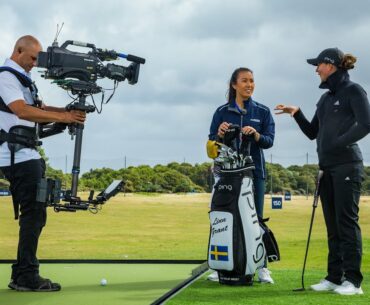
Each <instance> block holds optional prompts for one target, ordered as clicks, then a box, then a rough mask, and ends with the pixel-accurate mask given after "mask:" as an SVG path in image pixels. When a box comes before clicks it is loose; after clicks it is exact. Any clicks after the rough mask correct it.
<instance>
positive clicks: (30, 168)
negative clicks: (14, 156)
mask: <svg viewBox="0 0 370 305" xmlns="http://www.w3.org/2000/svg"><path fill="white" fill-rule="evenodd" d="M1 171H2V172H3V174H4V175H5V177H6V178H7V179H8V180H9V182H10V191H11V192H12V197H13V201H14V202H15V203H17V204H19V206H20V212H21V214H20V217H19V241H18V251H17V261H16V263H15V264H13V265H12V276H11V277H12V279H13V280H15V281H17V282H18V283H19V282H21V283H27V282H30V281H33V280H34V279H35V278H37V277H38V274H39V262H38V260H37V257H36V252H37V245H38V240H39V237H40V234H41V231H42V228H43V227H44V226H45V224H46V207H45V204H42V203H40V202H37V201H36V192H37V182H39V180H40V179H41V178H42V177H44V174H45V162H44V160H43V159H38V160H29V161H25V162H21V163H17V164H14V165H13V166H12V167H10V166H8V167H2V168H1Z"/></svg>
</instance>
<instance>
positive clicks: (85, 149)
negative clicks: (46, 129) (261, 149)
mask: <svg viewBox="0 0 370 305" xmlns="http://www.w3.org/2000/svg"><path fill="white" fill-rule="evenodd" d="M6 3H8V4H6ZM103 4H104V5H103ZM369 11H370V2H369V1H352V2H348V1H343V0H328V1H322V0H321V1H318V0H311V1H301V0H281V1H273V0H270V1H268V0H229V1H225V0H135V1H126V0H121V1H113V0H106V1H104V2H102V1H93V0H90V1H85V0H80V1H70V0H64V1H43V0H39V1H25V0H13V1H2V2H1V4H0V15H1V17H2V20H6V22H3V23H2V26H1V30H0V31H1V37H2V43H1V44H0V61H4V60H5V59H6V58H7V57H9V56H10V54H11V52H12V49H13V46H14V43H15V41H16V40H17V39H18V38H19V37H20V36H23V35H26V34H30V35H33V36H35V37H37V38H38V39H39V40H40V42H41V43H42V45H43V48H44V50H46V49H47V47H48V46H50V45H51V43H52V42H53V40H54V38H55V34H56V30H57V24H59V25H60V24H62V23H64V26H63V29H62V31H61V33H60V35H59V37H58V41H59V44H60V45H61V44H62V43H63V42H64V41H66V40H78V41H83V42H89V43H93V44H95V45H96V46H97V47H98V48H106V49H114V50H116V51H117V52H122V53H126V54H133V55H137V56H140V57H144V58H145V59H146V63H145V65H142V66H141V70H140V75H139V81H138V83H137V84H136V85H129V84H128V83H127V82H121V83H120V84H119V87H118V88H117V90H116V94H115V95H114V97H113V98H112V100H111V101H110V102H109V103H108V104H107V105H104V107H103V111H102V113H101V114H97V113H93V114H88V117H87V121H86V124H85V129H84V135H83V145H82V158H81V171H82V172H85V171H88V170H90V169H91V168H102V167H110V168H114V169H119V168H123V167H124V166H127V167H128V166H131V165H134V166H136V165H139V164H148V165H151V166H154V165H155V164H167V163H169V162H173V161H175V162H184V161H185V162H188V163H191V164H195V163H203V162H210V161H211V160H210V159H208V157H207V154H206V150H205V144H206V141H207V138H208V133H209V126H210V123H211V120H212V116H213V113H214V111H215V110H216V108H217V107H218V106H220V105H222V104H224V103H225V102H226V94H227V88H228V81H229V79H230V76H231V74H232V72H233V71H234V70H235V69H236V68H238V67H241V66H243V67H248V68H250V69H252V70H253V71H254V78H255V84H256V88H255V91H254V94H253V99H254V100H256V101H258V102H260V103H262V104H264V105H266V106H268V107H269V108H270V109H271V111H272V112H274V111H273V108H274V106H275V105H277V104H280V103H282V104H289V105H297V106H300V107H301V109H302V111H303V112H304V114H305V115H306V117H307V118H309V119H310V118H311V117H312V116H313V114H314V112H315V108H316V103H317V101H318V99H319V98H320V96H321V95H322V94H323V93H324V92H325V91H324V90H322V89H319V88H318V85H319V83H320V81H319V77H318V75H317V74H316V73H315V67H313V66H310V65H308V64H307V63H306V59H307V58H312V57H316V56H317V55H318V54H319V53H320V52H321V51H322V50H323V49H325V48H329V47H338V48H340V49H341V50H343V51H344V52H345V53H352V54H353V55H355V56H356V57H357V58H358V61H357V63H356V67H355V69H354V70H351V71H350V75H351V79H352V80H353V81H355V82H357V83H359V84H361V85H362V86H363V87H364V89H365V90H366V91H369V90H370V77H369V76H368V75H369V71H370V52H369V51H370V40H369V32H370V18H369ZM74 50H75V51H76V50H77V51H78V52H81V53H85V52H88V51H89V49H87V48H79V49H74ZM115 63H116V64H119V65H124V66H127V65H128V64H129V62H127V61H126V60H124V59H121V60H119V61H117V62H115ZM40 71H41V69H38V68H34V69H33V70H32V77H33V79H34V80H35V81H36V83H37V85H38V88H39V91H40V93H41V96H42V98H43V100H44V102H45V103H46V104H47V105H53V106H60V107H64V106H65V105H67V104H68V103H69V102H70V101H71V98H70V97H69V96H68V94H67V92H66V91H65V90H63V89H61V88H59V87H58V86H57V85H55V84H52V83H51V81H50V80H45V79H43V78H41V77H40V75H41V73H40ZM101 84H102V85H103V86H104V87H105V88H110V87H112V82H110V81H107V80H104V81H103V82H102V83H101ZM108 92H109V91H107V93H106V95H108ZM99 99H100V96H99V95H96V96H95V100H96V101H98V100H99ZM273 116H274V120H275V123H276V137H275V142H274V146H273V147H272V148H271V149H268V150H266V151H265V157H266V160H267V161H268V162H270V161H271V160H272V162H273V163H280V164H282V165H284V166H288V165H292V164H298V165H302V164H305V163H306V162H307V161H308V163H310V164H312V163H317V155H316V143H315V141H310V140H308V139H307V138H306V137H305V136H304V135H303V134H302V133H301V131H300V130H299V128H298V126H297V124H296V123H295V121H294V120H293V119H292V118H291V117H289V116H288V115H283V116H282V115H281V116H276V115H273ZM43 142H44V145H43V148H44V150H45V152H46V155H47V156H48V158H49V163H50V165H51V166H52V167H54V168H57V169H61V170H63V171H66V172H70V171H71V168H72V160H73V151H74V141H72V140H71V137H70V135H68V133H67V132H65V133H64V134H60V135H56V136H54V137H50V138H46V139H44V141H43ZM359 145H360V147H361V149H362V152H363V155H364V160H365V164H367V165H370V137H369V136H368V137H367V138H365V139H363V140H361V141H360V142H359Z"/></svg>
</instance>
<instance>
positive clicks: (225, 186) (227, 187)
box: [218, 184, 233, 192]
mask: <svg viewBox="0 0 370 305" xmlns="http://www.w3.org/2000/svg"><path fill="white" fill-rule="evenodd" d="M218 190H219V191H225V190H228V191H230V192H231V191H232V190H233V186H232V185H231V184H219V185H218Z"/></svg>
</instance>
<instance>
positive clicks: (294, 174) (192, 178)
mask: <svg viewBox="0 0 370 305" xmlns="http://www.w3.org/2000/svg"><path fill="white" fill-rule="evenodd" d="M44 158H45V159H46V161H47V158H46V157H45V156H44ZM266 170H267V177H266V193H270V192H271V191H272V193H274V194H276V193H284V192H285V191H290V192H291V193H292V194H301V195H303V194H306V192H308V194H313V192H314V190H315V179H316V176H317V171H318V166H317V165H315V164H309V165H303V166H299V165H292V166H289V167H286V168H285V167H283V166H282V165H280V164H275V163H272V164H271V163H266ZM46 176H47V177H50V178H53V179H56V178H57V179H60V180H61V181H62V185H63V187H64V188H65V189H69V188H70V187H71V181H72V176H71V174H64V173H63V172H62V171H61V170H56V169H53V168H52V167H51V166H50V165H49V164H48V162H47V170H46ZM3 178H4V177H2V176H1V174H0V188H7V186H8V183H7V181H6V180H4V179H3ZM364 178H365V180H364V182H363V185H362V193H363V194H368V195H370V167H369V166H367V167H365V177H364ZM115 179H122V180H124V181H125V188H124V191H125V192H156V193H184V192H185V193H187V192H211V191H212V186H213V184H214V178H213V174H212V163H210V162H205V163H202V164H195V165H192V164H189V163H177V162H172V163H169V164H167V165H156V166H153V167H151V166H148V165H140V166H130V167H128V168H122V169H118V170H113V169H110V168H100V169H91V170H90V171H89V172H86V173H84V174H83V175H82V176H81V177H80V180H79V190H81V191H87V190H96V191H101V190H103V189H105V188H106V187H107V186H108V185H109V184H110V183H111V182H112V180H115Z"/></svg>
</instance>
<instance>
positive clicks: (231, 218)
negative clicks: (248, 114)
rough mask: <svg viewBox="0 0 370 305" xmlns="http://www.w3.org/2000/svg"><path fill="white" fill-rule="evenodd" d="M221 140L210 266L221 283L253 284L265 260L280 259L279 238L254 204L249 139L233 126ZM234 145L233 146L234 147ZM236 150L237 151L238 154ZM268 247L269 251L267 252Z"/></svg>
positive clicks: (211, 218) (210, 213) (212, 218)
mask: <svg viewBox="0 0 370 305" xmlns="http://www.w3.org/2000/svg"><path fill="white" fill-rule="evenodd" d="M229 129H230V132H229V133H228V132H226V133H225V137H224V141H223V142H224V144H221V143H218V144H217V145H218V146H219V149H218V151H219V155H218V156H217V158H215V166H218V167H219V168H218V170H217V175H218V178H219V179H218V181H217V182H216V184H215V185H214V189H213V193H212V199H211V210H210V212H209V218H210V224H211V227H210V236H209V244H208V265H209V267H210V268H211V269H213V270H216V271H218V277H219V282H220V283H221V284H228V285H252V284H253V276H254V273H255V272H256V270H257V269H259V268H262V267H263V266H264V265H265V262H266V260H268V261H270V262H271V261H277V260H279V259H280V254H279V249H278V246H277V243H276V240H275V238H274V236H273V234H272V232H271V230H270V229H269V228H268V227H267V225H266V221H267V220H268V219H260V220H259V219H258V216H257V211H256V208H255V203H254V191H253V170H254V168H255V167H254V164H253V160H252V158H251V157H250V143H251V141H250V139H249V138H248V137H247V136H245V135H242V137H241V143H235V142H236V140H237V139H238V138H239V133H240V128H239V130H238V126H232V128H229ZM231 147H232V148H231ZM235 151H236V153H235ZM267 250H268V252H267Z"/></svg>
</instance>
